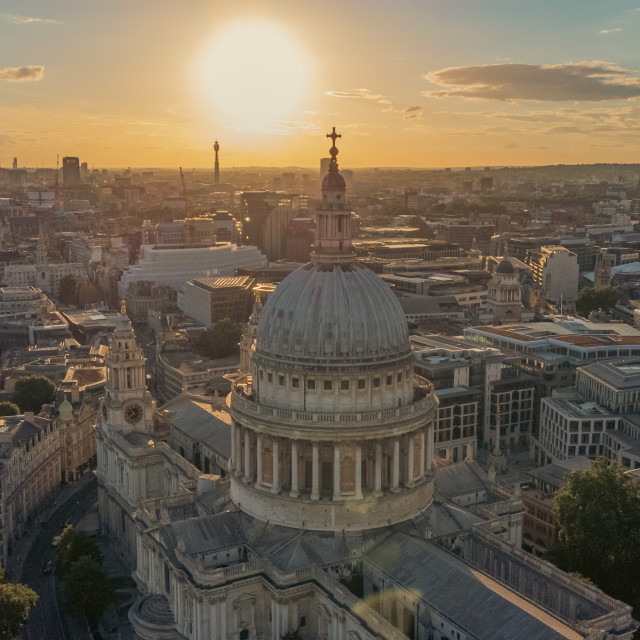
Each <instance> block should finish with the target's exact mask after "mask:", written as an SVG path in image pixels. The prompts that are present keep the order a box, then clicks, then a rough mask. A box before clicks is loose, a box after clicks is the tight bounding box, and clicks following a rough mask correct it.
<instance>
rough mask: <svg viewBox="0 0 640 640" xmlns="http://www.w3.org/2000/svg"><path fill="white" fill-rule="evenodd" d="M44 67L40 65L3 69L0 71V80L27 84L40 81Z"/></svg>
mask: <svg viewBox="0 0 640 640" xmlns="http://www.w3.org/2000/svg"><path fill="white" fill-rule="evenodd" d="M43 75H44V67H43V66H42V65H40V64H30V65H28V66H26V67H4V69H0V80H5V81H6V82H29V81H32V80H33V81H35V80H42V77H43Z"/></svg>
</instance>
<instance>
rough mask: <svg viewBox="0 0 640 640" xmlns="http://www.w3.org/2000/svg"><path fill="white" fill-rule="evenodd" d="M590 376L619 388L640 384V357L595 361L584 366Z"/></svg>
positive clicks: (634, 386)
mask: <svg viewBox="0 0 640 640" xmlns="http://www.w3.org/2000/svg"><path fill="white" fill-rule="evenodd" d="M582 371H583V372H584V373H586V374H587V375H589V376H592V377H594V378H599V379H601V380H602V381H603V382H605V383H606V384H608V385H611V386H613V387H615V388H617V389H629V388H636V387H639V386H640V358H622V359H618V360H613V361H609V362H595V363H593V364H590V365H587V366H586V367H582Z"/></svg>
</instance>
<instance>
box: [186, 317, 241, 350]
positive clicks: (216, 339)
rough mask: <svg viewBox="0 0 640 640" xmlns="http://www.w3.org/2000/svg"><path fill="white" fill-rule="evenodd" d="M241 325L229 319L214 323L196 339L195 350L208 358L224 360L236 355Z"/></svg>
mask: <svg viewBox="0 0 640 640" xmlns="http://www.w3.org/2000/svg"><path fill="white" fill-rule="evenodd" d="M241 337H242V325H241V324H240V323H238V322H234V321H233V320H229V318H223V319H222V320H218V321H217V322H214V323H213V324H212V325H211V326H210V327H209V328H208V329H207V330H206V331H204V332H203V333H202V334H201V335H200V336H199V337H198V339H197V342H196V348H197V349H198V351H200V352H202V353H203V354H204V355H206V356H207V357H209V358H224V357H225V356H229V355H231V354H232V353H238V351H239V348H238V343H239V342H240V338H241Z"/></svg>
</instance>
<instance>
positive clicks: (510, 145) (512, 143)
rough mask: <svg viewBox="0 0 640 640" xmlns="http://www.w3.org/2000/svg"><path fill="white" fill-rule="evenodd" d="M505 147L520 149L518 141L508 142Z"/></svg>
mask: <svg viewBox="0 0 640 640" xmlns="http://www.w3.org/2000/svg"><path fill="white" fill-rule="evenodd" d="M504 148H505V149H519V148H520V147H519V146H518V143H517V142H510V143H509V144H506V145H505V146H504Z"/></svg>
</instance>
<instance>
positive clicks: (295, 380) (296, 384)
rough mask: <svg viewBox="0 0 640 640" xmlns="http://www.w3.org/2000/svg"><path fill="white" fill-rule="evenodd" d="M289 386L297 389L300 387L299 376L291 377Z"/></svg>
mask: <svg viewBox="0 0 640 640" xmlns="http://www.w3.org/2000/svg"><path fill="white" fill-rule="evenodd" d="M291 386H292V387H293V388H294V389H298V388H299V387H300V380H299V378H291Z"/></svg>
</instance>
